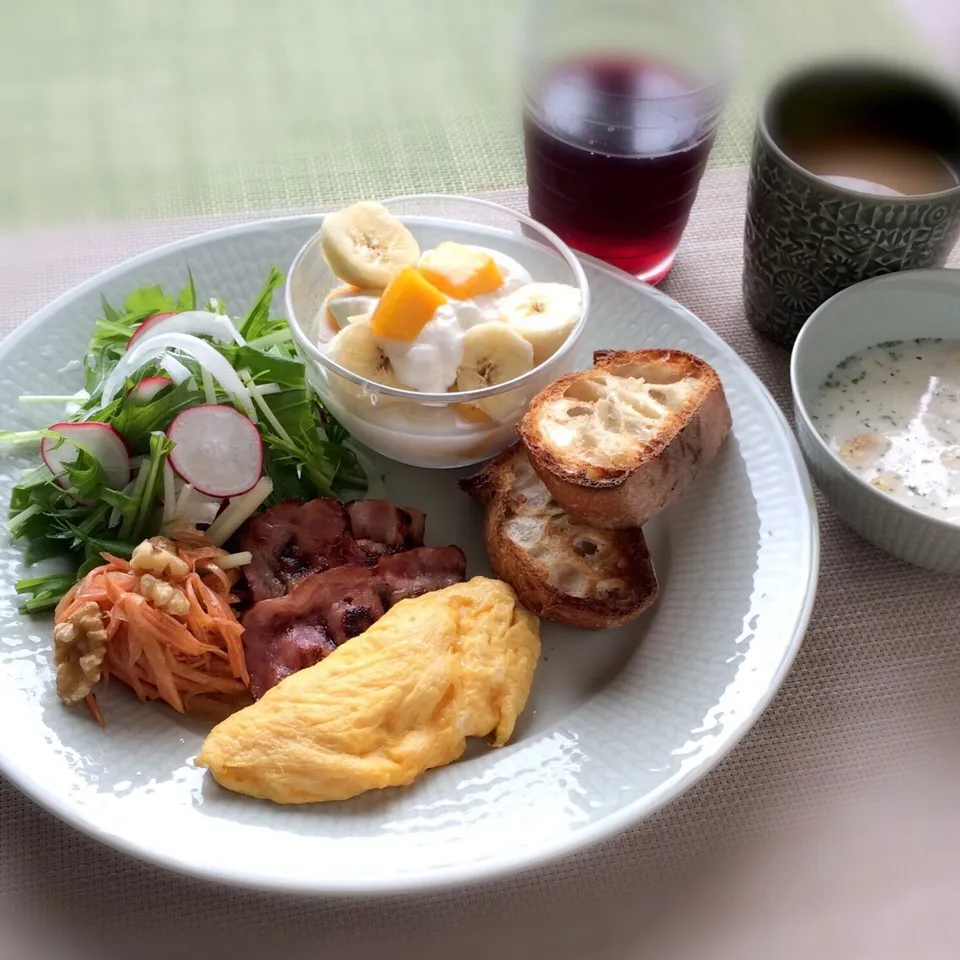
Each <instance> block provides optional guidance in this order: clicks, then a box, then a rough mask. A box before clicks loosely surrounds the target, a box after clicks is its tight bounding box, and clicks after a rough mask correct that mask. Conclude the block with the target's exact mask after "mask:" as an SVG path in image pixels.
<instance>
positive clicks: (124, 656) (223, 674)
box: [56, 541, 250, 725]
mask: <svg viewBox="0 0 960 960" xmlns="http://www.w3.org/2000/svg"><path fill="white" fill-rule="evenodd" d="M164 543H165V545H166V546H167V547H168V548H172V549H173V551H175V555H174V556H173V557H172V559H173V561H174V562H175V561H176V558H179V560H180V561H183V562H182V563H181V564H177V567H176V571H175V572H174V573H172V574H169V575H168V577H167V578H164V579H163V580H162V584H163V587H162V588H163V589H164V590H165V591H166V593H165V594H163V595H158V594H157V592H156V591H157V588H158V578H157V577H155V576H154V575H153V573H152V572H151V571H149V570H147V569H138V568H137V562H136V561H137V558H136V555H135V556H134V559H133V563H131V562H130V561H128V560H123V559H121V558H119V557H115V556H111V555H110V554H106V553H105V554H104V555H103V558H104V560H105V561H106V563H104V564H103V566H99V567H96V568H95V569H93V570H91V571H90V572H89V573H88V574H87V575H86V576H85V577H84V578H83V579H82V580H80V581H79V582H78V583H77V584H75V585H74V586H73V587H72V588H71V589H70V590H69V591H68V592H67V594H66V595H65V596H64V597H63V599H62V600H61V601H60V603H59V604H58V606H57V608H56V620H57V623H65V622H70V620H71V617H72V615H73V614H75V613H76V612H77V611H78V610H80V609H81V608H82V607H83V605H84V604H88V603H89V602H90V601H93V602H95V603H96V604H97V606H98V607H99V609H100V614H101V617H102V620H103V625H104V627H105V630H106V644H105V651H104V654H103V660H102V663H101V677H102V678H103V679H109V678H110V677H116V678H117V679H118V680H122V681H123V682H124V683H125V684H127V685H128V686H130V687H131V688H132V689H133V691H134V693H136V695H137V696H138V697H139V698H140V699H141V700H143V701H146V700H163V701H165V702H166V703H168V704H169V705H170V706H171V707H173V709H174V710H177V711H179V712H181V713H184V712H188V711H189V712H196V713H203V714H206V715H210V714H212V715H214V716H220V715H224V714H225V713H227V712H229V711H230V709H231V708H232V707H235V706H237V705H238V704H239V703H240V702H242V700H243V698H244V696H245V695H246V693H247V688H248V686H249V682H250V677H249V674H248V673H247V666H246V663H245V661H244V655H243V643H242V639H241V638H242V635H243V627H242V626H241V625H240V622H239V621H238V620H237V617H236V615H235V613H234V611H233V609H232V608H231V603H234V602H236V598H235V597H234V596H233V595H232V593H231V590H232V587H233V582H234V580H235V579H236V573H235V572H234V571H232V570H223V569H221V568H220V567H219V566H218V565H217V560H218V558H219V557H222V556H223V555H224V551H222V550H220V549H218V548H217V547H214V546H212V545H210V544H209V543H207V544H203V543H201V542H195V543H193V544H190V545H184V544H178V545H176V546H175V545H174V544H172V543H171V542H170V541H165V542H164ZM148 578H149V579H148ZM173 591H176V596H175V598H174V599H175V600H176V613H171V612H167V610H165V609H163V606H164V603H163V602H162V599H163V597H166V599H168V600H169V599H170V597H171V594H172V592H173ZM145 594H146V595H145ZM184 597H185V598H186V602H184V599H183V598H184ZM168 606H171V607H172V604H168ZM90 609H92V608H90ZM85 699H86V702H87V705H88V706H89V708H90V709H91V711H92V712H93V714H94V716H95V717H96V719H97V721H98V722H99V723H100V724H101V725H102V724H103V717H102V715H101V713H100V709H99V707H98V705H97V703H96V699H95V696H94V694H93V693H92V692H91V693H90V694H89V695H87V696H86V698H85Z"/></svg>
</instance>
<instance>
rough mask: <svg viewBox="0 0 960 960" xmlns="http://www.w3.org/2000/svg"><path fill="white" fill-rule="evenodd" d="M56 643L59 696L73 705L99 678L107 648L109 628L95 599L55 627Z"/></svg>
mask: <svg viewBox="0 0 960 960" xmlns="http://www.w3.org/2000/svg"><path fill="white" fill-rule="evenodd" d="M53 645H54V654H53V662H54V663H55V664H56V665H57V696H58V697H60V699H61V700H62V701H63V702H64V703H65V704H67V705H68V706H73V705H74V704H77V703H79V702H80V701H81V700H83V698H84V697H86V696H87V694H89V693H90V691H91V690H92V689H93V685H94V684H95V683H96V682H97V681H98V680H99V679H100V667H101V665H102V663H103V657H104V654H105V653H106V650H107V630H106V627H104V624H103V617H102V616H101V615H100V607H99V606H97V604H96V603H94V602H93V601H92V600H88V601H87V602H86V603H84V604H81V605H80V606H79V607H77V609H76V610H75V611H74V612H73V613H72V614H71V615H70V616H69V617H68V618H67V619H66V620H64V621H63V622H62V623H58V624H57V625H56V626H55V627H54V628H53Z"/></svg>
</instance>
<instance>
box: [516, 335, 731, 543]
mask: <svg viewBox="0 0 960 960" xmlns="http://www.w3.org/2000/svg"><path fill="white" fill-rule="evenodd" d="M593 362H594V364H595V366H594V368H593V369H592V370H587V371H585V372H583V373H571V374H568V375H567V376H565V377H561V378H560V379H559V380H557V381H556V382H555V383H552V384H551V385H550V386H549V387H547V388H546V389H545V390H543V391H542V392H541V393H539V394H537V396H536V397H534V399H533V402H532V403H531V404H530V409H529V411H528V412H527V414H526V416H524V418H523V420H522V421H521V423H520V428H519V429H520V436H521V437H522V438H523V442H524V444H525V446H526V448H527V452H528V454H529V456H530V460H531V462H532V463H533V466H534V468H535V469H536V471H537V473H538V474H539V475H540V477H541V479H542V480H543V482H544V483H545V484H546V487H547V489H548V490H549V491H550V493H551V494H552V495H553V498H554V499H555V500H556V501H557V502H558V503H559V504H560V505H561V506H562V507H563V508H564V509H565V510H567V511H568V512H569V513H572V514H574V515H575V516H578V517H582V518H583V519H584V520H587V521H589V522H591V523H594V524H596V525H598V526H601V527H614V528H619V527H639V526H641V525H642V524H644V523H646V522H647V520H649V519H650V518H651V517H652V516H654V515H655V514H657V513H659V512H660V511H661V510H662V509H663V508H664V507H667V506H669V505H670V504H671V503H673V502H674V501H675V500H677V499H678V498H679V497H681V496H682V495H683V493H684V491H685V490H686V489H687V487H689V486H690V484H691V483H692V482H693V481H694V479H695V478H696V476H697V474H698V473H699V472H700V470H701V468H702V467H703V466H704V465H705V464H707V463H709V462H710V461H711V460H712V459H713V458H714V457H715V456H716V454H717V451H718V450H719V449H720V447H721V445H722V444H723V441H724V439H725V438H726V436H727V433H728V432H729V431H730V409H729V407H728V406H727V401H726V398H725V397H724V395H723V387H722V386H721V385H720V378H719V377H718V376H717V373H716V371H715V370H714V369H713V367H711V366H710V365H709V364H708V363H706V362H705V361H703V360H701V359H699V358H698V357H694V356H691V355H690V354H689V353H681V352H680V351H679V350H598V351H597V352H596V353H595V354H594V355H593Z"/></svg>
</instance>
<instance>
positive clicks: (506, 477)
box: [460, 443, 659, 630]
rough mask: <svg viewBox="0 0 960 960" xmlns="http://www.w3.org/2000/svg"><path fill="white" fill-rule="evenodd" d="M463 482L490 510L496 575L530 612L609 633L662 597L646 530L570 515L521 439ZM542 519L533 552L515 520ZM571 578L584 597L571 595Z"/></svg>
mask: <svg viewBox="0 0 960 960" xmlns="http://www.w3.org/2000/svg"><path fill="white" fill-rule="evenodd" d="M460 486H461V488H462V489H463V490H464V491H465V492H466V493H468V494H470V496H472V497H474V498H475V499H477V500H479V501H480V502H481V503H483V504H484V506H485V507H486V518H485V521H484V541H485V545H486V550H487V556H488V557H489V559H490V565H491V566H492V567H493V570H494V573H495V574H496V575H497V576H498V577H499V578H500V579H501V580H504V581H506V582H507V583H509V584H510V585H511V586H512V587H513V588H514V590H516V592H517V596H518V597H519V598H520V601H521V603H522V604H523V605H524V606H525V607H526V608H527V609H528V610H530V611H531V612H532V613H535V614H537V615H538V616H540V617H543V618H544V619H547V620H553V621H555V622H557V623H564V624H567V625H569V626H573V627H580V628H583V629H591V630H603V629H606V628H609V627H616V626H620V625H621V624H624V623H627V622H629V621H631V620H634V619H636V618H637V617H638V616H640V614H641V613H643V611H644V610H646V609H647V608H648V607H649V606H650V605H651V604H652V603H653V602H654V600H656V598H657V595H658V592H659V585H658V583H657V577H656V573H655V571H654V568H653V561H652V560H651V558H650V551H649V550H648V549H647V543H646V540H645V539H644V536H643V532H642V531H641V530H640V529H639V528H635V529H623V530H599V529H597V528H595V527H592V526H591V525H590V524H585V523H583V522H582V521H579V520H576V519H575V518H573V517H569V516H567V515H565V514H564V513H563V511H562V510H561V509H560V508H559V506H558V505H557V504H555V503H553V502H552V501H550V498H549V495H548V494H547V491H546V490H545V488H544V487H543V485H542V484H541V483H540V482H539V481H538V479H537V476H536V474H535V473H534V472H533V470H532V468H531V466H530V464H529V461H528V459H527V455H526V452H525V451H524V448H523V446H522V445H521V444H519V443H517V444H514V445H513V446H512V447H510V448H509V449H507V450H505V451H504V452H503V453H502V454H501V455H500V456H499V457H497V458H496V459H495V460H493V461H491V462H490V463H489V464H487V466H486V467H485V468H484V469H483V470H482V471H481V472H480V473H478V474H476V475H475V476H472V477H469V478H467V479H465V480H461V481H460ZM540 520H542V521H543V526H542V533H541V534H540V535H539V536H538V537H537V538H536V541H535V543H534V544H532V545H531V546H532V549H531V547H525V546H523V545H521V543H519V542H518V541H517V539H515V538H514V536H512V535H511V525H517V524H518V523H523V522H524V521H527V522H529V523H530V525H531V528H533V529H536V528H537V526H538V523H539V521H540ZM585 548H587V549H585ZM578 550H579V551H580V552H578ZM565 578H567V582H568V583H576V584H577V585H579V587H580V588H581V589H580V590H579V592H580V593H581V594H586V595H574V594H573V593H570V592H567V591H566V590H565V589H564V588H563V586H562V584H563V583H564V580H565ZM613 584H616V585H617V589H616V590H611V589H610V588H611V586H612V585H613ZM584 585H586V589H583V587H584Z"/></svg>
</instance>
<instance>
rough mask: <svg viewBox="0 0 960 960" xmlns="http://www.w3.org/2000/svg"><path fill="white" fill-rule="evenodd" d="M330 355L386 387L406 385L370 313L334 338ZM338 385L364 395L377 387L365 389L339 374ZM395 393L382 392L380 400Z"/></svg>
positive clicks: (359, 318) (378, 399) (345, 365)
mask: <svg viewBox="0 0 960 960" xmlns="http://www.w3.org/2000/svg"><path fill="white" fill-rule="evenodd" d="M329 353H330V358H331V359H332V360H334V361H336V362H337V363H339V364H340V366H341V367H346V368H347V369H348V370H350V371H351V372H352V373H356V374H359V375H360V376H361V377H365V378H366V379H367V380H372V381H373V382H374V383H380V384H382V385H383V386H385V387H401V388H402V387H403V384H402V383H401V382H400V378H399V377H398V376H397V374H396V371H395V370H394V369H393V366H392V365H391V363H390V359H389V357H388V356H387V355H386V354H385V353H384V352H383V350H381V349H380V345H379V344H378V343H377V338H376V337H375V336H374V335H373V332H372V331H371V329H370V314H366V315H364V316H361V317H355V318H354V319H353V321H352V322H351V323H349V324H348V325H347V326H345V327H344V328H343V329H342V330H341V331H340V332H339V333H338V334H337V335H336V336H335V337H334V338H333V339H332V340H331V341H330V347H329ZM336 380H337V384H336V385H337V387H338V389H341V390H343V391H346V392H348V393H350V394H352V395H353V396H358V397H359V396H362V395H363V394H364V393H368V394H370V393H373V391H369V390H364V388H363V387H359V386H357V385H356V384H353V383H349V382H348V381H347V380H344V379H343V378H342V377H337V378H336ZM392 399H393V398H392V397H385V396H382V395H381V396H379V397H378V398H377V402H378V403H381V404H382V403H386V402H388V401H390V400H392Z"/></svg>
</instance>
